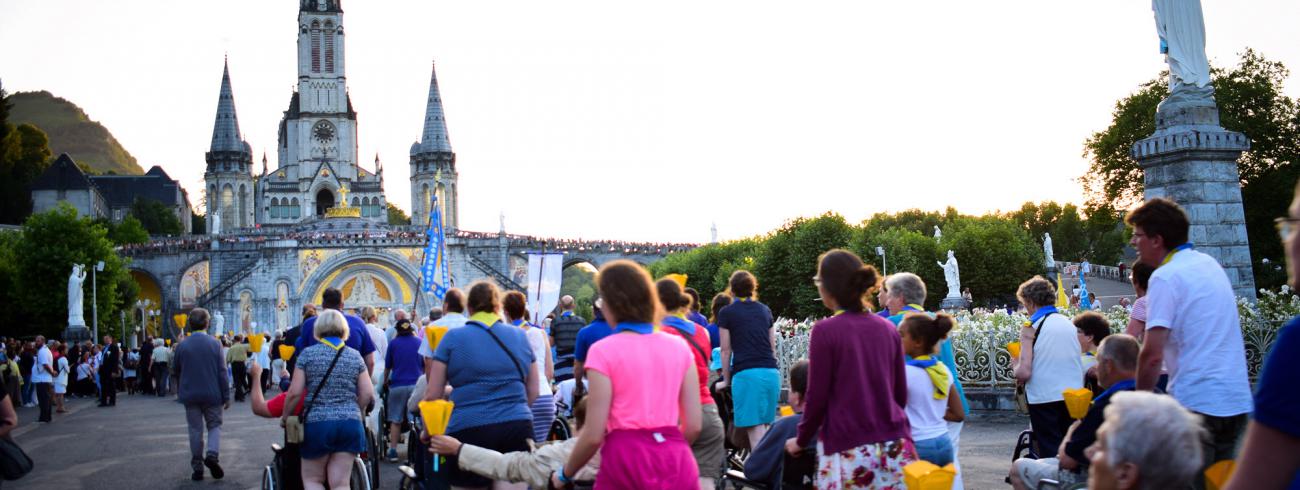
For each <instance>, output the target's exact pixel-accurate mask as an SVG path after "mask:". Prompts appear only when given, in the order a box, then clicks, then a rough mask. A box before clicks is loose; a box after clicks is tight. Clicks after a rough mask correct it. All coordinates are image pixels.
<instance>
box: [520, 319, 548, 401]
mask: <svg viewBox="0 0 1300 490" xmlns="http://www.w3.org/2000/svg"><path fill="white" fill-rule="evenodd" d="M524 335H525V336H526V337H527V338H528V347H530V348H532V349H533V358H534V359H536V361H533V368H534V370H535V371H537V381H538V383H537V385H538V386H539V387H540V388H541V389H540V390H538V396H550V395H551V381H550V380H549V379H547V378H546V353H547V351H549V350H551V346H550V342H549V341H548V340H547V338H546V337H547V335H546V331H544V330H542V329H541V327H528V329H527V330H525V331H524Z"/></svg>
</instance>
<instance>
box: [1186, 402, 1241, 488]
mask: <svg viewBox="0 0 1300 490" xmlns="http://www.w3.org/2000/svg"><path fill="white" fill-rule="evenodd" d="M1197 415H1200V416H1201V427H1204V428H1205V431H1206V432H1207V433H1208V436H1209V437H1207V438H1203V439H1201V456H1202V459H1203V461H1202V463H1201V471H1199V472H1197V476H1196V488H1198V489H1199V488H1205V470H1206V469H1207V468H1209V467H1210V465H1212V464H1214V463H1217V462H1219V461H1222V460H1225V459H1234V458H1236V457H1237V443H1238V442H1240V441H1241V436H1242V434H1244V433H1245V431H1246V423H1247V422H1249V421H1250V418H1249V417H1248V416H1247V414H1244V413H1243V414H1241V415H1232V416H1228V417H1215V416H1213V415H1206V414H1203V413H1198V414H1197Z"/></svg>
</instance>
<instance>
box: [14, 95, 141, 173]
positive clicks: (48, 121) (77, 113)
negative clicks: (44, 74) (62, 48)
mask: <svg viewBox="0 0 1300 490" xmlns="http://www.w3.org/2000/svg"><path fill="white" fill-rule="evenodd" d="M8 101H9V102H10V103H12V104H13V109H11V110H10V112H9V122H10V123H11V124H15V125H17V124H22V123H28V124H31V125H33V126H36V127H38V128H41V131H45V134H46V135H48V136H49V137H50V151H52V152H54V154H55V155H58V154H60V153H67V154H68V155H71V156H72V159H73V160H75V161H76V162H77V163H79V164H82V166H83V167H89V168H90V169H92V170H94V171H95V172H97V173H107V172H114V173H117V174H119V175H127V174H130V175H140V174H143V173H144V170H143V169H141V168H140V165H139V164H137V163H136V161H135V157H133V156H131V154H130V153H128V152H127V151H126V149H125V148H122V145H121V144H120V143H118V142H117V138H114V137H113V134H112V133H110V132H108V129H107V128H105V127H104V126H103V125H102V124H99V123H98V122H95V121H91V120H90V118H89V117H87V116H86V112H85V111H83V110H81V108H80V107H77V104H73V103H72V102H69V101H68V100H66V99H62V98H59V97H55V96H54V94H51V93H49V92H46V91H40V92H18V93H16V94H13V95H10V96H9V98H8Z"/></svg>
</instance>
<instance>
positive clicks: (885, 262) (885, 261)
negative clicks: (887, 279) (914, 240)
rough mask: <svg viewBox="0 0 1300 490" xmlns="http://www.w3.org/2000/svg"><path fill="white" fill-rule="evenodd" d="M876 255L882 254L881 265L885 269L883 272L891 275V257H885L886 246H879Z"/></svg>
mask: <svg viewBox="0 0 1300 490" xmlns="http://www.w3.org/2000/svg"><path fill="white" fill-rule="evenodd" d="M876 255H879V256H880V266H881V268H882V269H884V271H882V273H883V274H884V275H889V258H888V257H885V247H880V246H877V247H876Z"/></svg>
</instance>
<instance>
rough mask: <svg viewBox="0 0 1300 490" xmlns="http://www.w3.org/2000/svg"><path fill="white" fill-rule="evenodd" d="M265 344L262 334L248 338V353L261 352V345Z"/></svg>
mask: <svg viewBox="0 0 1300 490" xmlns="http://www.w3.org/2000/svg"><path fill="white" fill-rule="evenodd" d="M263 342H266V337H263V336H262V334H253V335H249V336H248V351H249V352H252V353H254V354H256V353H259V352H262V343H263Z"/></svg>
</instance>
